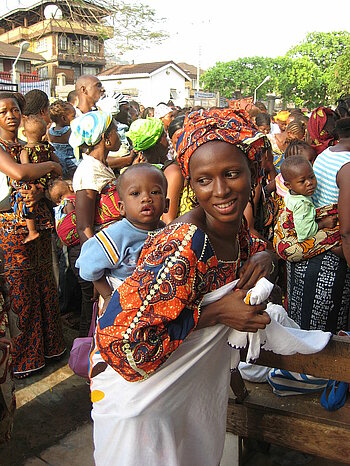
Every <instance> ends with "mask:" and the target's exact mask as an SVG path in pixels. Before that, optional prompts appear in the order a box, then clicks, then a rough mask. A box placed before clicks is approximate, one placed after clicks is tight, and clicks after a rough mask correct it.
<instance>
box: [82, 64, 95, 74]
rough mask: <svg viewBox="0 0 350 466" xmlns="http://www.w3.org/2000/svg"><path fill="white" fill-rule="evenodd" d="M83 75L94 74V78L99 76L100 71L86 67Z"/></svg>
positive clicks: (92, 67)
mask: <svg viewBox="0 0 350 466" xmlns="http://www.w3.org/2000/svg"><path fill="white" fill-rule="evenodd" d="M83 74H92V75H93V76H95V75H96V74H98V69H96V68H95V67H94V66H84V68H83Z"/></svg>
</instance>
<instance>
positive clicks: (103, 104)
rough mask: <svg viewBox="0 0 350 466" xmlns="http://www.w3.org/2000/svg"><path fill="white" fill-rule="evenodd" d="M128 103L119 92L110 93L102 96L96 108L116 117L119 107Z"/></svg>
mask: <svg viewBox="0 0 350 466" xmlns="http://www.w3.org/2000/svg"><path fill="white" fill-rule="evenodd" d="M128 103H129V101H128V100H127V98H126V97H125V96H124V95H123V94H122V93H121V92H112V93H110V94H104V95H103V96H102V97H101V98H100V100H99V101H98V102H96V107H97V108H98V109H99V110H102V111H103V112H106V113H111V114H112V115H117V114H118V113H119V111H120V106H121V105H125V104H128Z"/></svg>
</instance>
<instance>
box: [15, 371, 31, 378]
mask: <svg viewBox="0 0 350 466" xmlns="http://www.w3.org/2000/svg"><path fill="white" fill-rule="evenodd" d="M31 375H32V372H16V373H14V374H13V376H14V378H15V379H17V380H23V379H27V378H28V377H30V376H31Z"/></svg>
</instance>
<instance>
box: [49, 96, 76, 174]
mask: <svg viewBox="0 0 350 466" xmlns="http://www.w3.org/2000/svg"><path fill="white" fill-rule="evenodd" d="M49 112H50V118H51V120H52V121H53V122H54V123H55V126H51V127H50V128H49V133H48V137H49V141H50V143H51V144H52V145H53V147H54V149H55V152H56V155H57V157H58V158H59V160H60V163H61V165H62V171H63V178H70V179H72V178H73V175H74V172H75V170H76V168H77V166H78V161H77V159H76V158H75V155H74V151H73V148H72V146H71V145H70V144H69V143H68V140H69V136H70V134H71V128H70V122H71V121H72V120H73V119H74V118H75V108H74V107H73V105H72V104H70V103H69V102H64V101H63V100H56V102H54V103H53V104H51V105H50V107H49Z"/></svg>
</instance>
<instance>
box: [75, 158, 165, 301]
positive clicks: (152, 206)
mask: <svg viewBox="0 0 350 466" xmlns="http://www.w3.org/2000/svg"><path fill="white" fill-rule="evenodd" d="M117 189H118V194H119V210H120V213H121V214H122V215H123V217H125V218H124V219H123V220H121V221H119V222H116V223H114V224H113V225H110V226H109V227H107V228H105V229H104V230H101V231H100V232H99V233H97V234H96V235H95V236H94V237H93V238H90V239H89V240H88V241H87V242H86V243H84V244H83V246H82V249H81V253H80V256H79V258H78V260H77V262H76V266H77V267H78V268H79V274H80V276H81V277H82V278H83V279H84V280H87V281H92V282H93V283H94V285H95V287H96V289H97V291H98V292H99V293H100V295H101V296H102V298H103V299H104V300H107V301H108V298H110V296H111V294H112V291H113V290H114V289H115V288H116V287H117V286H119V284H120V283H121V282H122V281H124V280H125V279H126V278H127V277H128V276H130V275H131V274H132V273H133V271H134V270H135V268H136V264H137V261H138V258H139V255H140V252H141V249H142V247H143V244H144V242H145V240H146V238H147V235H148V232H150V231H154V230H156V229H158V228H161V227H163V226H164V223H162V222H161V221H160V217H161V216H162V214H163V213H164V212H167V210H168V206H169V200H168V199H167V197H166V194H167V180H166V178H165V176H164V174H163V172H162V171H161V170H159V169H158V168H157V167H155V166H153V165H150V164H148V163H141V164H138V165H132V166H131V167H129V168H127V169H126V170H125V172H123V174H122V175H120V177H119V178H118V184H117ZM106 275H108V276H109V282H108V281H107V279H106ZM106 304H107V302H106V303H105V306H106ZM105 306H104V307H105Z"/></svg>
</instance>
